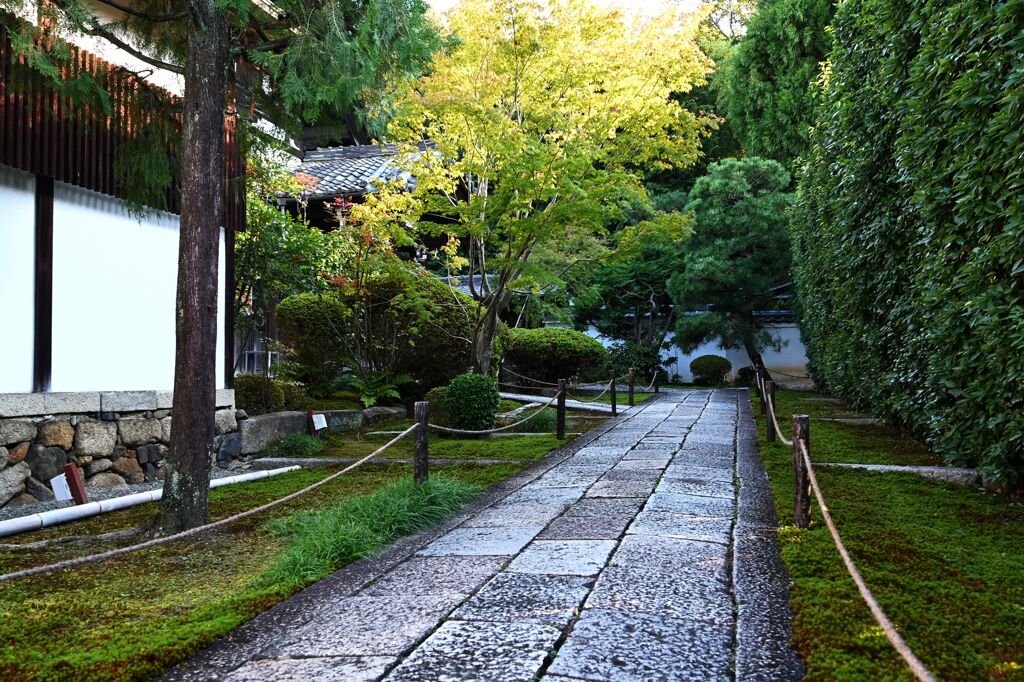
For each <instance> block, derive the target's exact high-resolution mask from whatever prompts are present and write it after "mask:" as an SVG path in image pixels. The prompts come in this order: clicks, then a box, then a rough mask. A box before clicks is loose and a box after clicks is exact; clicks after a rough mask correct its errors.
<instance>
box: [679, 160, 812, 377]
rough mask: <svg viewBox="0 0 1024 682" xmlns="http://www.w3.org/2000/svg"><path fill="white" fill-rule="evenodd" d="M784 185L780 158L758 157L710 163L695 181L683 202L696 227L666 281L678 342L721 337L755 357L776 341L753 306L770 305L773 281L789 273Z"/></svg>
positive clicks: (785, 179)
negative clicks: (677, 310)
mask: <svg viewBox="0 0 1024 682" xmlns="http://www.w3.org/2000/svg"><path fill="white" fill-rule="evenodd" d="M788 186H789V174H788V173H787V172H786V171H785V169H784V168H783V167H782V166H781V165H780V164H779V163H778V162H777V161H770V160H767V159H758V158H745V159H725V160H723V161H720V162H719V163H715V164H712V165H711V166H709V167H708V174H707V175H705V176H704V177H702V178H699V179H698V180H697V182H696V183H694V186H693V191H692V192H691V193H690V202H689V203H688V204H687V206H686V209H687V210H688V211H693V213H694V217H695V220H696V223H695V226H694V234H693V236H692V237H690V238H689V239H688V240H687V241H686V242H685V243H684V251H685V254H684V257H683V263H682V266H681V267H680V268H679V270H678V271H677V272H676V273H675V274H674V275H672V278H671V279H670V280H669V284H668V289H669V293H670V294H671V295H672V298H673V299H674V300H675V303H676V306H677V307H678V308H679V309H680V313H677V316H676V339H675V340H676V345H678V346H679V347H680V348H683V349H691V350H692V349H694V348H696V347H698V346H700V345H701V344H703V343H706V342H709V341H714V340H720V341H721V343H723V344H724V345H725V346H726V347H727V348H736V347H740V348H745V349H746V350H747V352H748V353H749V354H750V355H751V357H754V356H755V355H756V354H757V353H759V352H760V351H761V350H762V349H763V348H765V347H770V346H772V345H773V340H772V337H771V336H770V335H769V334H768V333H767V332H766V331H764V330H763V329H761V328H760V326H759V325H758V323H757V320H756V319H755V317H754V311H755V310H764V309H770V308H772V307H774V305H775V303H776V302H775V297H774V292H773V288H774V287H776V286H777V285H779V284H782V283H784V282H785V281H786V280H787V279H789V276H790V250H789V249H790V247H789V238H788V235H787V232H786V210H787V208H788V207H789V205H790V203H791V201H792V195H791V194H789V193H787V192H786V189H787V188H788ZM683 311H685V312H683Z"/></svg>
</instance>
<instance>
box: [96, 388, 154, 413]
mask: <svg viewBox="0 0 1024 682" xmlns="http://www.w3.org/2000/svg"><path fill="white" fill-rule="evenodd" d="M156 409H158V408H157V396H156V391H105V392H103V393H100V411H101V412H145V411H146V410H156Z"/></svg>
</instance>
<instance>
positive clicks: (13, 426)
mask: <svg viewBox="0 0 1024 682" xmlns="http://www.w3.org/2000/svg"><path fill="white" fill-rule="evenodd" d="M36 433H37V430H36V425H35V422H33V421H32V420H31V419H0V445H11V444H12V443H20V442H23V441H30V440H34V439H35V437H36Z"/></svg>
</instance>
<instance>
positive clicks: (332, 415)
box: [323, 410, 363, 433]
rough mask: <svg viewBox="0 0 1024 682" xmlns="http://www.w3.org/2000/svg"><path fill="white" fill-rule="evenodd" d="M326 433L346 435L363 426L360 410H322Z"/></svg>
mask: <svg viewBox="0 0 1024 682" xmlns="http://www.w3.org/2000/svg"><path fill="white" fill-rule="evenodd" d="M323 415H324V418H326V419H327V433H348V432H349V431H355V430H356V429H358V428H360V427H361V426H362V425H363V411H362V410H324V411H323Z"/></svg>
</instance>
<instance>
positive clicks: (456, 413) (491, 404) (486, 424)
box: [444, 374, 501, 431]
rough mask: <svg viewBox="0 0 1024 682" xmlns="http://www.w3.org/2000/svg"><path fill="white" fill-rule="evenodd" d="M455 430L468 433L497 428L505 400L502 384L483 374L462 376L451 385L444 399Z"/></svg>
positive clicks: (456, 378) (453, 380)
mask: <svg viewBox="0 0 1024 682" xmlns="http://www.w3.org/2000/svg"><path fill="white" fill-rule="evenodd" d="M444 402H445V406H446V407H447V408H448V418H449V419H450V420H451V424H452V426H453V427H455V428H457V429H466V430H468V431H483V430H485V429H490V428H494V417H495V415H497V414H498V406H499V404H500V402H501V398H500V397H499V395H498V384H497V383H496V382H495V381H494V379H492V378H491V377H485V376H483V375H480V374H461V375H459V376H457V377H455V378H454V379H452V383H451V384H449V386H448V390H447V391H446V392H445V397H444Z"/></svg>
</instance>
